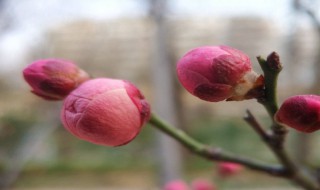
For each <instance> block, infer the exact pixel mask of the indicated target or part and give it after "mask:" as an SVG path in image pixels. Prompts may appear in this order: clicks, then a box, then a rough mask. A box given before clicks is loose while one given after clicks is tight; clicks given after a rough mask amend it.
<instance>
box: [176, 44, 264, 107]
mask: <svg viewBox="0 0 320 190" xmlns="http://www.w3.org/2000/svg"><path fill="white" fill-rule="evenodd" d="M177 74H178V78H179V81H180V82H181V84H182V85H183V86H184V88H186V90H187V91H189V92H190V93H191V94H193V95H195V96H197V97H198V98H200V99H202V100H206V101H211V102H218V101H223V100H243V99H250V98H254V97H252V94H254V93H252V90H253V89H255V88H258V87H259V88H260V87H261V86H263V77H262V76H258V75H257V74H256V73H255V72H254V71H253V70H252V66H251V61H250V59H249V57H248V56H247V55H246V54H244V53H242V52H241V51H239V50H236V49H234V48H231V47H228V46H204V47H199V48H195V49H193V50H191V51H189V52H188V53H187V54H185V55H184V56H183V57H182V58H181V59H180V60H179V61H178V64H177ZM250 91H251V93H249V92H250Z"/></svg>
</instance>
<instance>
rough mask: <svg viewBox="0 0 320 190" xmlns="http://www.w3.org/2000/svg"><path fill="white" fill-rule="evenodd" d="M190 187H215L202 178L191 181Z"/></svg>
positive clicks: (208, 189) (210, 189)
mask: <svg viewBox="0 0 320 190" xmlns="http://www.w3.org/2000/svg"><path fill="white" fill-rule="evenodd" d="M191 187H192V189H193V190H215V189H216V187H215V186H214V185H213V184H212V183H210V182H208V181H207V180H204V179H196V180H193V181H192V183H191Z"/></svg>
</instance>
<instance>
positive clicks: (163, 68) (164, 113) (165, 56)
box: [149, 0, 181, 185]
mask: <svg viewBox="0 0 320 190" xmlns="http://www.w3.org/2000/svg"><path fill="white" fill-rule="evenodd" d="M149 3H150V15H151V18H152V21H153V24H154V39H153V56H152V57H153V65H152V77H153V86H154V97H155V102H154V104H155V106H154V110H155V111H156V112H157V113H158V114H159V115H160V116H161V117H162V118H163V119H164V120H166V121H168V122H169V123H171V124H173V126H178V119H177V115H178V114H177V113H178V111H177V106H176V102H175V94H176V93H177V90H176V88H175V86H174V84H175V80H174V72H173V71H174V69H173V65H174V64H172V62H171V61H170V53H169V52H170V47H169V46H168V33H169V32H168V31H169V28H168V27H167V21H166V16H167V2H166V1H165V0H149ZM157 136H158V149H157V151H158V152H157V154H158V158H159V162H160V167H159V169H160V183H161V185H163V184H164V183H166V182H168V181H170V180H173V179H177V178H180V171H181V155H180V150H179V146H178V144H177V143H176V142H175V141H174V140H173V139H171V138H170V137H168V136H166V135H165V134H162V133H157Z"/></svg>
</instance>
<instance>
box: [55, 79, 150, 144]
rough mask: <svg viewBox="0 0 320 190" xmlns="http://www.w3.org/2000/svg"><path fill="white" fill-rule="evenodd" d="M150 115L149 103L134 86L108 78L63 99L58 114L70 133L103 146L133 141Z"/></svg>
mask: <svg viewBox="0 0 320 190" xmlns="http://www.w3.org/2000/svg"><path fill="white" fill-rule="evenodd" d="M149 116H150V107H149V104H148V103H147V101H146V100H145V99H144V97H143V95H142V94H141V93H140V91H139V90H138V89H137V88H136V87H135V86H134V85H133V84H131V83H129V82H127V81H123V80H116V79H108V78H98V79H92V80H88V81H86V82H84V83H83V84H82V85H80V86H79V87H78V88H76V89H75V90H74V91H72V92H71V93H70V94H69V95H68V96H67V97H66V99H65V100H64V102H63V108H62V112H61V120H62V123H63V125H64V127H65V128H66V129H67V130H68V131H69V132H71V133H72V134H73V135H75V136H77V137H79V138H80V139H83V140H86V141H89V142H91V143H94V144H99V145H105V146H120V145H124V144H127V143H129V142H130V141H132V140H133V139H134V138H135V137H136V136H137V135H138V133H139V132H140V130H141V127H142V125H143V124H144V123H145V122H147V120H148V119H149Z"/></svg>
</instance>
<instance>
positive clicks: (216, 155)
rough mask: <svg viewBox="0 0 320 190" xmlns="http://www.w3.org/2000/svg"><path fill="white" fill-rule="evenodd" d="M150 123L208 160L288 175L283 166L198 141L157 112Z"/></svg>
mask: <svg viewBox="0 0 320 190" xmlns="http://www.w3.org/2000/svg"><path fill="white" fill-rule="evenodd" d="M149 123H150V124H152V125H153V126H154V127H156V128H158V129H160V130H161V131H163V132H164V133H166V134H167V135H169V136H171V137H172V138H174V139H175V140H177V141H178V142H179V143H181V144H182V145H184V147H185V148H187V149H188V150H190V151H191V152H193V153H195V154H197V155H198V156H201V157H203V158H206V159H208V160H211V161H227V162H233V163H237V164H241V165H243V166H245V167H247V168H250V169H252V170H256V171H259V172H264V173H267V174H270V175H273V176H281V177H287V171H286V170H284V169H283V167H281V166H273V165H269V164H265V163H261V162H259V161H256V160H253V159H249V158H244V157H241V156H239V155H233V154H231V153H229V152H226V151H223V150H222V149H220V148H210V147H208V146H207V145H204V144H202V143H200V142H198V141H196V140H195V139H193V138H192V137H190V136H189V135H188V134H186V133H185V132H184V131H182V130H180V129H177V128H175V127H172V126H170V125H169V124H167V123H165V122H163V121H162V120H160V119H159V118H158V117H157V116H156V115H155V114H152V116H151V119H150V121H149Z"/></svg>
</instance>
